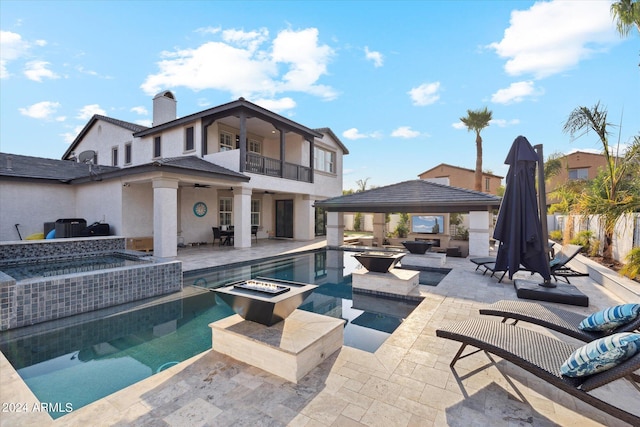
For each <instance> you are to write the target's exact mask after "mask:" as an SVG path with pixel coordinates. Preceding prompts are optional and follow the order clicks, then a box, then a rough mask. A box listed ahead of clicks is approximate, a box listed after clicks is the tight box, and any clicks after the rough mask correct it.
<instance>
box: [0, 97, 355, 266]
mask: <svg viewBox="0 0 640 427" xmlns="http://www.w3.org/2000/svg"><path fill="white" fill-rule="evenodd" d="M176 111H177V108H176V99H175V97H174V95H173V93H172V92H170V91H164V92H161V93H160V94H158V95H157V96H156V97H155V98H154V100H153V124H152V127H145V126H140V125H136V124H133V123H129V122H125V121H121V120H116V119H113V118H110V117H105V116H100V115H96V116H94V117H92V118H91V119H90V120H89V122H88V123H87V124H86V126H85V127H84V128H83V129H82V131H81V132H80V133H79V134H78V136H77V137H76V139H75V140H74V141H73V143H72V144H71V145H70V146H69V148H68V150H67V151H66V152H65V153H64V155H63V156H62V159H63V160H61V161H55V160H50V159H39V158H27V157H26V156H17V155H7V154H4V155H3V157H4V163H5V164H0V190H2V192H1V194H2V199H3V203H2V205H3V206H4V207H3V208H2V212H1V213H2V215H0V216H1V217H2V219H0V222H1V224H0V228H1V229H2V230H7V229H10V228H11V227H13V224H14V222H15V223H22V224H23V226H24V227H31V229H27V230H26V231H27V232H29V231H31V232H34V231H41V230H42V224H43V222H47V221H55V220H56V219H58V218H65V217H71V218H73V217H79V218H86V219H87V221H88V222H89V223H91V222H94V221H99V222H105V223H108V224H109V225H110V227H111V230H112V234H116V235H121V236H125V237H145V236H149V237H152V238H153V248H154V254H155V255H157V256H175V255H176V253H177V249H176V248H177V247H178V245H179V244H189V243H199V242H209V241H211V240H212V227H222V228H225V227H229V226H233V229H234V239H233V242H234V245H235V246H236V247H249V246H251V242H252V234H251V231H252V230H251V229H252V226H254V229H255V228H256V227H257V230H258V236H257V237H258V238H267V237H280V238H292V239H296V240H311V239H313V238H314V237H315V235H316V227H318V226H317V223H318V224H320V227H321V226H322V225H323V224H322V221H316V209H315V208H314V207H313V204H314V202H315V201H316V200H324V199H326V198H329V197H334V196H337V195H340V194H341V193H342V167H343V166H342V159H343V155H345V154H348V150H347V148H346V147H345V146H344V145H343V144H342V142H341V141H340V140H339V139H338V137H337V136H336V135H335V134H334V133H333V132H332V131H331V130H330V129H329V128H321V129H311V128H308V127H306V126H304V125H301V124H299V123H296V122H294V121H292V120H290V119H287V118H286V117H283V116H280V115H278V114H276V113H274V112H272V111H269V110H267V109H264V108H262V107H260V106H258V105H256V104H253V103H251V102H249V101H246V100H245V99H243V98H240V99H238V100H236V101H232V102H229V103H227V104H223V105H219V106H217V107H213V108H210V109H207V110H203V111H200V112H198V113H194V114H191V115H188V116H185V117H181V118H178V117H177V115H176ZM7 162H9V163H11V164H12V165H11V166H10V167H7V164H6V163H7ZM0 163H2V161H0ZM21 166H23V167H24V170H21V171H18V170H17V169H16V168H18V169H20V167H21ZM30 171H31V172H32V174H31V175H30ZM56 171H57V172H56ZM20 177H22V178H20ZM30 184H31V185H30ZM34 184H38V185H34ZM16 185H19V186H20V187H19V188H18V187H16ZM9 198H12V199H14V200H12V201H11V203H10V204H9V203H5V199H9ZM27 202H28V203H27ZM7 205H10V206H7ZM27 205H29V206H30V207H31V212H33V206H34V205H36V206H38V208H37V210H36V212H37V213H36V214H34V216H33V217H32V218H30V219H25V218H24V214H23V212H24V209H26V208H27ZM31 222H33V224H31ZM5 223H6V224H5ZM0 233H2V232H0ZM0 236H1V238H0V240H15V238H13V239H12V238H11V236H9V234H8V233H7V232H4V234H0ZM254 237H255V236H254Z"/></svg>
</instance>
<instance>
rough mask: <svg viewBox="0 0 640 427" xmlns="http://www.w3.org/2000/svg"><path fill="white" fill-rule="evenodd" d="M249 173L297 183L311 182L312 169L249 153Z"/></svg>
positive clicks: (247, 168) (246, 168) (247, 165)
mask: <svg viewBox="0 0 640 427" xmlns="http://www.w3.org/2000/svg"><path fill="white" fill-rule="evenodd" d="M245 170H246V171H247V172H253V173H257V174H260V175H267V176H277V177H282V178H286V179H293V180H296V181H303V182H311V168H308V167H306V166H301V165H296V164H293V163H288V162H283V161H281V160H278V159H272V158H270V157H265V156H261V155H259V154H255V153H247V163H246V166H245Z"/></svg>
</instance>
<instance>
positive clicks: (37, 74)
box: [24, 61, 60, 82]
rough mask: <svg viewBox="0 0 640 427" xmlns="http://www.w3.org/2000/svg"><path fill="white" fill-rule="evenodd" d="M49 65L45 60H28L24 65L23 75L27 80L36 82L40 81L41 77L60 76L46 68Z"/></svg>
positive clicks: (55, 77)
mask: <svg viewBox="0 0 640 427" xmlns="http://www.w3.org/2000/svg"><path fill="white" fill-rule="evenodd" d="M49 65H50V64H49V63H48V62H47V61H29V62H27V65H26V66H25V70H24V75H25V76H27V78H28V79H29V80H33V81H36V82H42V79H43V78H48V79H58V78H60V76H58V75H57V74H56V73H54V72H53V71H51V70H49V69H48V68H47V67H48V66H49Z"/></svg>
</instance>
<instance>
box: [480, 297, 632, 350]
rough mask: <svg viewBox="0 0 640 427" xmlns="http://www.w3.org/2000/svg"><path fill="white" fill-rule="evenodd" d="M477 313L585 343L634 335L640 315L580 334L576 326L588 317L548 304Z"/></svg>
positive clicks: (505, 305) (497, 306) (507, 305)
mask: <svg viewBox="0 0 640 427" xmlns="http://www.w3.org/2000/svg"><path fill="white" fill-rule="evenodd" d="M480 314H484V315H489V316H501V317H502V323H506V322H507V320H509V319H513V323H511V325H515V324H516V323H518V321H520V320H522V321H523V322H528V323H533V324H534V325H540V326H544V327H545V328H548V329H552V330H554V331H557V332H560V333H562V334H564V335H568V336H570V337H573V338H576V339H579V340H580V341H584V342H589V341H593V340H595V339H598V338H602V337H604V336H606V335H610V334H616V333H618V332H633V331H635V330H639V329H640V316H638V317H636V318H635V319H634V320H632V321H631V322H629V323H626V324H624V325H621V326H619V327H617V328H616V329H613V330H611V331H608V332H601V331H583V330H582V329H579V328H578V325H579V324H580V322H582V320H584V318H585V317H587V316H585V315H584V314H580V313H576V312H574V311H569V310H564V309H562V308H558V307H554V306H551V305H544V304H538V303H535V302H527V301H511V300H504V301H498V302H496V303H494V304H491V305H489V306H487V307H485V308H481V309H480Z"/></svg>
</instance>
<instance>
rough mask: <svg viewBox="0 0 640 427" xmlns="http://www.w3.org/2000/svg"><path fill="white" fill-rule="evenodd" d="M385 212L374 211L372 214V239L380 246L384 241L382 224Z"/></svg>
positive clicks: (383, 224) (383, 223)
mask: <svg viewBox="0 0 640 427" xmlns="http://www.w3.org/2000/svg"><path fill="white" fill-rule="evenodd" d="M384 219H385V214H383V213H374V214H373V241H374V242H377V243H378V246H382V244H383V243H384V238H385V235H384V226H385V222H384Z"/></svg>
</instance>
